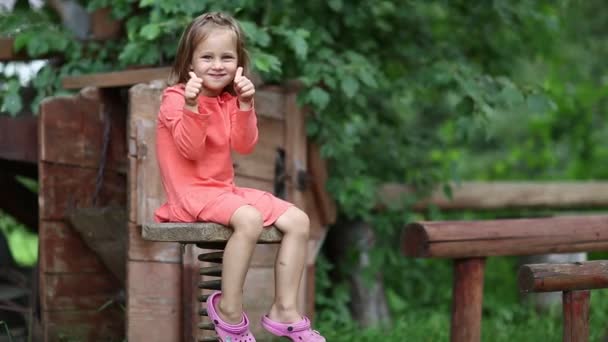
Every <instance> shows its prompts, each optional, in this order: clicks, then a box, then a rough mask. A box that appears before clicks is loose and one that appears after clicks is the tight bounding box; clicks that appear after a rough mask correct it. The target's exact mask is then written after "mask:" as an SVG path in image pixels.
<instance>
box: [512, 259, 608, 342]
mask: <svg viewBox="0 0 608 342" xmlns="http://www.w3.org/2000/svg"><path fill="white" fill-rule="evenodd" d="M517 278H518V284H519V289H520V290H521V291H522V292H555V291H561V292H562V298H563V299H562V312H563V331H564V333H563V341H564V342H584V341H588V340H589V299H590V296H591V292H590V290H592V289H602V288H608V260H599V261H587V262H576V263H567V264H529V265H523V266H521V267H520V269H519V273H518V276H517Z"/></svg>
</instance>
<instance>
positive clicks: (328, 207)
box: [308, 142, 337, 225]
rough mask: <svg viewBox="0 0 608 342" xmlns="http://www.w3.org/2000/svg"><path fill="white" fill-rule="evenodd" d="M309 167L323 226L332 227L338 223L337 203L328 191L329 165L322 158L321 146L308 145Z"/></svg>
mask: <svg viewBox="0 0 608 342" xmlns="http://www.w3.org/2000/svg"><path fill="white" fill-rule="evenodd" d="M308 166H309V170H310V177H311V181H312V187H313V189H312V192H313V193H314V198H315V201H316V202H317V203H318V204H317V209H316V210H318V211H319V214H320V218H321V224H322V225H330V224H333V223H335V222H336V216H337V209H336V202H335V201H334V200H333V198H331V196H330V195H329V192H328V191H327V189H326V188H325V187H326V184H327V179H328V178H329V175H328V171H327V164H326V162H325V160H324V159H323V158H322V157H321V152H320V149H319V146H317V145H315V144H313V143H310V142H309V143H308Z"/></svg>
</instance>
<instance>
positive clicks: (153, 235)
mask: <svg viewBox="0 0 608 342" xmlns="http://www.w3.org/2000/svg"><path fill="white" fill-rule="evenodd" d="M232 232H233V230H232V229H231V228H229V227H225V226H223V225H220V224H217V223H208V222H197V223H151V224H145V225H143V228H142V237H143V238H144V240H149V241H157V242H179V243H182V244H183V245H185V244H190V243H192V244H195V245H196V246H197V247H199V248H202V249H205V250H213V251H212V252H205V253H202V254H200V255H199V256H198V260H199V261H201V262H207V263H211V264H214V265H213V266H208V267H201V269H200V275H201V276H209V277H217V278H218V279H213V280H205V281H200V282H199V284H198V288H199V289H202V290H220V289H221V287H222V281H221V277H222V255H223V253H224V251H223V250H224V248H225V246H226V243H227V242H228V239H229V238H230V236H231V235H232ZM282 237H283V234H282V233H281V232H280V231H279V230H278V229H276V228H275V227H271V228H268V229H264V231H263V232H262V235H261V236H260V238H259V239H258V243H259V244H276V243H280V242H281V239H282ZM207 297H208V295H200V296H199V297H198V302H200V303H205V302H206V301H207ZM199 307H200V305H199ZM199 315H200V316H207V310H206V309H203V308H201V309H200V310H199ZM198 327H199V328H200V329H203V330H214V326H213V324H212V323H211V322H204V321H201V323H199V324H198ZM199 341H217V337H213V336H208V337H203V338H202V339H200V340H199Z"/></svg>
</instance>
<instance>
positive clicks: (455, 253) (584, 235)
mask: <svg viewBox="0 0 608 342" xmlns="http://www.w3.org/2000/svg"><path fill="white" fill-rule="evenodd" d="M604 250H608V216H606V215H604V216H602V215H598V216H560V217H551V218H535V219H508V220H486V221H438V222H415V223H411V224H408V225H407V226H406V227H405V230H404V233H403V237H402V251H403V253H404V254H405V255H407V256H412V257H438V258H470V257H484V256H499V255H502V256H505V255H533V254H545V253H573V252H592V251H604Z"/></svg>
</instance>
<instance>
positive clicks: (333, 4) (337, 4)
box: [327, 0, 344, 12]
mask: <svg viewBox="0 0 608 342" xmlns="http://www.w3.org/2000/svg"><path fill="white" fill-rule="evenodd" d="M327 5H329V8H331V9H332V10H334V12H341V11H342V8H343V7H344V2H342V0H329V1H328V2H327Z"/></svg>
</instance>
